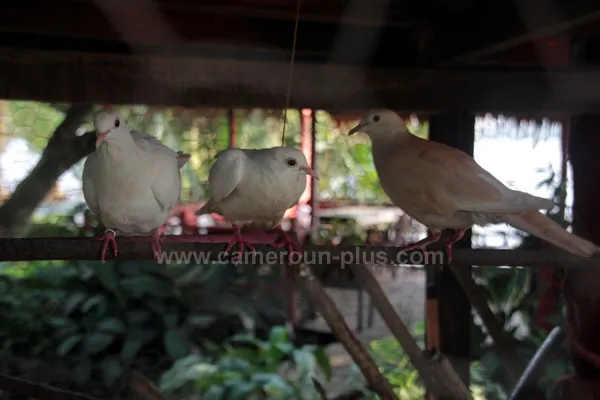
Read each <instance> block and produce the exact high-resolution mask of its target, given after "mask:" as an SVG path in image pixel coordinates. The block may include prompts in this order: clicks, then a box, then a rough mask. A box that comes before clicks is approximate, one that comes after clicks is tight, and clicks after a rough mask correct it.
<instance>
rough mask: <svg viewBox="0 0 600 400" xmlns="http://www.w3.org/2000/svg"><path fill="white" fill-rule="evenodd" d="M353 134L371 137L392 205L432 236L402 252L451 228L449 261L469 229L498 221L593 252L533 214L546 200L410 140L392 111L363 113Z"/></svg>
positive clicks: (454, 152)
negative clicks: (454, 248)
mask: <svg viewBox="0 0 600 400" xmlns="http://www.w3.org/2000/svg"><path fill="white" fill-rule="evenodd" d="M355 132H364V133H366V134H368V135H369V137H370V138H371V142H372V151H373V161H374V163H375V168H376V170H377V174H378V175H379V180H380V181H381V186H382V187H383V189H384V191H385V192H386V194H387V195H388V196H389V197H390V199H391V200H392V202H393V203H394V204H395V205H397V206H398V207H400V208H401V209H402V210H404V211H405V212H406V213H407V214H408V215H410V216H411V217H413V218H414V219H416V220H417V221H419V222H421V223H422V224H423V225H425V226H427V227H428V228H430V230H431V231H432V235H431V236H429V237H427V238H425V239H423V240H421V241H419V242H417V243H415V244H413V245H410V246H407V247H405V248H404V250H409V249H415V248H416V249H421V250H423V249H424V248H425V247H426V246H427V245H428V244H430V243H433V242H435V241H437V240H439V239H440V237H441V230H442V229H454V230H455V234H454V236H453V237H452V238H451V239H450V240H449V241H448V242H446V251H447V254H448V259H449V262H450V261H451V260H452V253H451V250H452V244H454V243H455V242H457V241H458V240H460V239H461V238H462V237H463V235H464V233H465V231H466V230H467V229H469V228H470V227H471V225H480V226H485V225H488V224H497V223H502V222H505V223H508V224H509V225H512V226H514V227H515V228H517V229H521V230H524V231H526V232H529V233H531V234H532V235H535V236H537V237H539V238H541V239H544V240H546V241H548V242H550V243H552V244H554V245H555V246H557V247H560V248H562V249H564V250H566V251H569V252H571V253H573V254H577V255H580V256H583V257H590V256H591V255H593V254H595V253H596V252H598V250H599V249H598V247H597V246H596V245H594V244H593V243H590V242H588V241H587V240H584V239H582V238H579V237H577V236H575V235H573V234H571V233H569V232H567V231H566V230H565V229H563V228H562V227H561V226H560V225H558V224H557V223H555V222H554V221H552V220H551V219H550V218H548V217H547V216H545V215H544V214H542V213H541V212H539V211H538V210H540V209H549V208H552V207H553V206H554V203H553V202H552V200H548V199H544V198H541V197H537V196H533V195H530V194H528V193H524V192H520V191H518V190H512V189H510V188H508V187H507V186H505V185H504V184H503V183H502V182H500V181H499V180H498V179H496V178H495V177H494V176H493V175H492V174H490V173H489V172H487V171H486V170H484V169H483V168H482V167H481V166H479V164H477V163H476V162H475V160H473V158H471V157H469V156H468V155H467V154H466V153H464V152H462V151H460V150H458V149H455V148H452V147H450V146H446V145H444V144H441V143H437V142H433V141H429V140H425V139H421V138H419V137H418V136H415V135H412V134H411V133H410V132H408V130H407V129H406V125H405V124H404V121H403V120H402V118H400V117H399V116H398V115H397V114H396V113H394V112H393V111H390V110H371V111H369V112H368V113H366V114H365V115H364V116H363V118H362V120H361V121H360V123H359V124H358V125H357V126H356V127H354V128H352V129H351V130H350V131H349V132H348V135H352V134H353V133H355Z"/></svg>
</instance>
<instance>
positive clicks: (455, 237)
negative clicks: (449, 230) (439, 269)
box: [444, 229, 466, 264]
mask: <svg viewBox="0 0 600 400" xmlns="http://www.w3.org/2000/svg"><path fill="white" fill-rule="evenodd" d="M465 232H466V231H465V230H464V229H457V230H455V231H454V234H453V235H452V236H450V238H449V239H448V240H447V241H446V242H445V243H444V245H445V246H446V255H447V257H448V264H452V245H454V243H456V242H458V241H459V240H460V239H462V238H463V236H465Z"/></svg>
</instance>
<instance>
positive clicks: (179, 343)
mask: <svg viewBox="0 0 600 400" xmlns="http://www.w3.org/2000/svg"><path fill="white" fill-rule="evenodd" d="M164 343H165V349H166V350H167V353H168V354H169V356H170V357H171V358H172V359H174V360H176V359H178V358H181V357H184V356H186V355H187V354H188V353H189V343H188V338H187V336H186V335H185V334H184V333H183V331H182V330H181V329H170V330H168V331H167V334H166V335H165V339H164Z"/></svg>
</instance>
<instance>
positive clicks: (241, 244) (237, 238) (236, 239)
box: [225, 225, 256, 262]
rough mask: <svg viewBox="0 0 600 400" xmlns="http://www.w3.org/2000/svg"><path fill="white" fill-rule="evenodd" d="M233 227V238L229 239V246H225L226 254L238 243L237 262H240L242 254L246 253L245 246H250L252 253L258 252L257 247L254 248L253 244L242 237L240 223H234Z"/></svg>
mask: <svg viewBox="0 0 600 400" xmlns="http://www.w3.org/2000/svg"><path fill="white" fill-rule="evenodd" d="M232 227H233V239H231V240H230V241H229V244H228V245H227V247H226V248H225V254H226V255H227V254H229V251H230V250H231V249H232V248H233V246H235V245H236V244H237V245H238V256H237V262H240V260H241V259H242V254H244V248H246V247H248V248H249V249H250V250H252V253H256V249H255V248H254V246H252V244H251V243H250V242H249V241H247V240H245V239H244V238H243V237H242V233H241V232H240V227H239V225H232Z"/></svg>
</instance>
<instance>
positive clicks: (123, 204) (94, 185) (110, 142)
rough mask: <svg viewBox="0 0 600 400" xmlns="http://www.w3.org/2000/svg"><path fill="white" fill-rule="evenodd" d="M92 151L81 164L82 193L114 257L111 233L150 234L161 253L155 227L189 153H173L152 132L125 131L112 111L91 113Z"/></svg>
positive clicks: (175, 196) (172, 201)
mask: <svg viewBox="0 0 600 400" xmlns="http://www.w3.org/2000/svg"><path fill="white" fill-rule="evenodd" d="M94 126H95V128H96V131H97V135H98V136H97V140H96V151H94V152H93V153H92V154H90V155H89V156H88V158H87V160H86V162H85V166H84V169H83V179H82V181H83V195H84V197H85V201H86V203H87V205H88V207H89V208H90V210H91V211H92V212H93V213H94V214H96V215H98V217H99V218H100V220H101V221H102V224H103V225H104V226H105V227H106V228H107V229H106V232H105V235H104V238H103V240H104V244H103V248H102V255H101V259H102V260H103V261H104V257H105V254H106V250H107V247H108V245H109V243H110V244H112V246H113V251H114V255H115V257H116V256H117V244H116V240H115V236H116V235H117V233H119V234H121V235H124V236H139V235H152V249H153V250H154V254H155V256H156V255H158V254H160V252H161V245H160V242H161V237H162V236H161V235H162V233H161V227H162V226H163V225H164V223H165V222H166V220H167V218H168V217H169V213H170V212H171V210H172V209H173V208H174V207H175V206H176V205H177V202H178V201H179V198H180V195H181V176H180V172H179V170H180V168H181V167H182V166H183V165H184V164H185V163H186V162H187V161H188V160H189V158H190V155H189V154H184V153H181V152H175V151H173V150H171V149H170V148H168V147H166V146H165V145H164V144H163V143H162V142H161V141H160V140H158V139H156V138H155V137H154V136H151V135H148V134H146V133H142V132H135V131H133V132H132V131H130V130H129V128H128V127H127V125H126V124H125V121H123V119H122V117H121V116H120V115H119V113H118V112H116V111H112V110H104V111H101V112H99V113H98V114H96V116H95V118H94Z"/></svg>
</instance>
